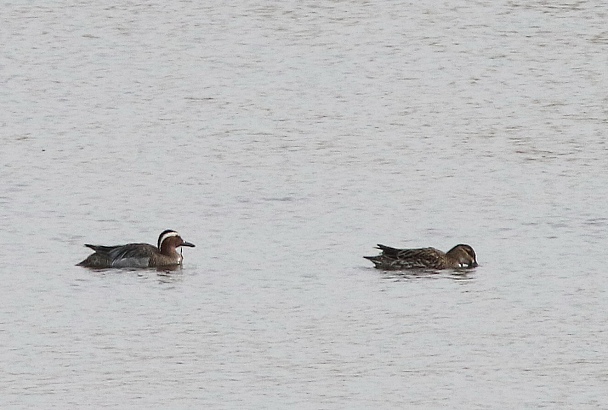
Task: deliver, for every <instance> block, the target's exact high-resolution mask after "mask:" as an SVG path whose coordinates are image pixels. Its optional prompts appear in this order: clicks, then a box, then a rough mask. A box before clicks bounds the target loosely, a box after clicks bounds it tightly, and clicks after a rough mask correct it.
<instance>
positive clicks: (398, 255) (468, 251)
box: [364, 244, 477, 270]
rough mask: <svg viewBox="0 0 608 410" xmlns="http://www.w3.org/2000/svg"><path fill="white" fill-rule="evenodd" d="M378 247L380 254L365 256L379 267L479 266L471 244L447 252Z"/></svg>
mask: <svg viewBox="0 0 608 410" xmlns="http://www.w3.org/2000/svg"><path fill="white" fill-rule="evenodd" d="M378 249H380V250H382V253H381V254H380V255H378V256H364V258H365V259H369V260H370V261H372V262H373V263H374V265H375V266H374V267H375V268H377V269H384V270H399V269H455V268H474V267H476V266H477V258H476V256H475V251H474V250H473V248H471V247H470V246H469V245H463V244H460V245H456V246H454V247H453V248H452V249H450V250H449V251H447V253H444V252H442V251H440V250H438V249H435V248H419V249H396V248H391V247H389V246H384V245H380V244H378Z"/></svg>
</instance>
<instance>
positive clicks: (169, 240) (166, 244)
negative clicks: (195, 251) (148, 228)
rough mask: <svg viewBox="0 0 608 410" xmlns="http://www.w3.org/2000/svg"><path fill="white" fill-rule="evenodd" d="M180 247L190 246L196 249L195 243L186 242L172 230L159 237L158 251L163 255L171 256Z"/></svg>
mask: <svg viewBox="0 0 608 410" xmlns="http://www.w3.org/2000/svg"><path fill="white" fill-rule="evenodd" d="M180 246H190V247H192V248H194V244H193V243H190V242H186V241H184V240H183V239H182V237H181V236H179V234H178V233H177V232H175V231H174V230H172V229H167V230H166V231H163V232H162V233H161V234H160V235H159V237H158V249H159V250H160V253H162V254H165V255H169V254H171V253H172V252H174V251H175V249H176V248H179V247H180Z"/></svg>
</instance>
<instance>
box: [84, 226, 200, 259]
mask: <svg viewBox="0 0 608 410" xmlns="http://www.w3.org/2000/svg"><path fill="white" fill-rule="evenodd" d="M85 246H86V247H88V248H91V249H93V250H94V251H95V253H93V254H91V255H89V257H87V258H86V259H85V260H83V261H82V262H80V263H79V264H78V266H84V267H87V268H148V267H158V266H170V265H181V263H182V259H183V258H182V255H180V254H179V253H178V252H177V248H178V247H180V246H190V247H194V244H192V243H190V242H186V241H184V240H183V239H182V238H181V236H179V234H178V233H177V232H175V231H173V230H170V229H167V230H166V231H164V232H162V233H161V234H160V235H159V237H158V247H157V246H154V245H150V244H147V243H129V244H126V245H117V246H103V245H90V244H85Z"/></svg>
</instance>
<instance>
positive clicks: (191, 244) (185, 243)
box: [180, 241, 194, 248]
mask: <svg viewBox="0 0 608 410" xmlns="http://www.w3.org/2000/svg"><path fill="white" fill-rule="evenodd" d="M180 246H189V247H191V248H194V244H193V243H190V242H186V241H184V242H182V244H181V245H180Z"/></svg>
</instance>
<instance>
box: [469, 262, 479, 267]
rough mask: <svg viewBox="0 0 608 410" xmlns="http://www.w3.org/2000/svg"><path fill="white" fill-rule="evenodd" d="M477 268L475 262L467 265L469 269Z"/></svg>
mask: <svg viewBox="0 0 608 410" xmlns="http://www.w3.org/2000/svg"><path fill="white" fill-rule="evenodd" d="M478 266H479V265H478V264H477V261H473V262H471V263H470V264H469V268H476V267H478Z"/></svg>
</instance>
